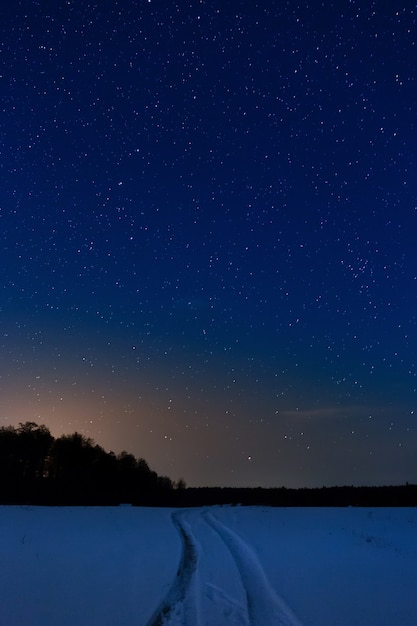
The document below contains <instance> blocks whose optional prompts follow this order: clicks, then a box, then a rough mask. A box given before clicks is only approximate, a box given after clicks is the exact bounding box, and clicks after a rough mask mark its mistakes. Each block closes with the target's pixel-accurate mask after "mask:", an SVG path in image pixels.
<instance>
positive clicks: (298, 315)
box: [0, 0, 417, 487]
mask: <svg viewBox="0 0 417 626" xmlns="http://www.w3.org/2000/svg"><path fill="white" fill-rule="evenodd" d="M0 13H1V20H0V24H1V26H0V28H1V38H0V90H1V91H0V93H1V100H0V110H1V115H0V136H1V140H0V149H1V160H0V242H1V248H0V249H1V264H0V275H1V279H0V289H1V299H0V346H1V350H0V426H7V425H18V423H19V422H24V421H27V420H31V421H35V422H37V423H42V424H45V425H46V426H48V428H50V430H51V432H52V434H53V435H54V436H60V435H62V434H70V433H73V432H75V431H78V432H81V433H82V434H84V435H85V436H87V437H91V438H92V439H94V441H96V442H97V443H98V444H100V445H101V446H103V447H104V448H105V449H107V450H113V451H114V452H116V453H118V452H120V451H121V450H123V449H124V450H127V451H128V452H131V453H133V454H134V455H135V456H138V457H143V458H145V459H146V460H147V462H148V463H149V465H150V466H151V468H152V469H154V470H155V471H157V472H158V473H160V474H164V475H168V476H169V477H170V478H171V479H173V480H177V479H178V478H180V477H182V478H183V479H185V481H186V483H187V484H188V485H190V486H200V485H209V486H214V485H219V486H264V487H269V486H281V485H284V486H287V487H302V486H308V487H309V486H322V485H336V484H349V485H350V484H355V485H357V484H358V485H361V484H373V485H378V484H387V483H389V484H400V483H404V482H406V481H408V482H417V427H416V418H417V392H416V389H417V367H416V363H417V356H416V346H417V324H416V305H417V297H416V295H417V259H416V244H415V241H416V234H417V175H416V167H417V134H416V133H417V128H416V112H417V81H416V67H417V25H416V20H417V8H416V6H415V2H406V1H402V2H388V1H382V0H379V1H370V0H363V1H355V0H340V1H336V0H334V1H323V2H311V1H309V0H304V1H303V0H300V1H298V0H294V1H292V0H291V1H290V0H287V1H285V0H282V1H278V0H275V1H272V2H259V1H255V0H245V1H243V0H227V1H224V0H214V1H213V2H208V1H206V0H204V1H203V0H189V1H184V2H182V1H181V2H180V1H179V0H178V1H175V0H170V1H168V0H146V1H145V0H112V1H110V0H103V1H100V2H90V1H88V0H54V1H52V0H44V1H41V0H39V1H36V0H30V1H29V0H20V1H17V0H16V2H12V3H10V2H9V3H4V6H3V5H2V7H1V10H0Z"/></svg>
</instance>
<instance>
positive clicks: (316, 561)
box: [0, 507, 417, 626]
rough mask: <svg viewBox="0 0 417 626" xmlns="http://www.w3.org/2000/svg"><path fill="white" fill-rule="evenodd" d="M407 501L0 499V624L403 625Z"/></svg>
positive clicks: (409, 595) (411, 535)
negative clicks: (275, 504)
mask: <svg viewBox="0 0 417 626" xmlns="http://www.w3.org/2000/svg"><path fill="white" fill-rule="evenodd" d="M416 584H417V509H414V508H412V509H411V508H409V509H357V508H346V509H326V508H324V509H300V508H288V509H279V508H261V507H248V508H245V507H212V508H204V509H185V510H182V511H175V510H174V511H173V510H170V509H148V508H132V507H117V508H111V507H108V508H107V507H104V508H76V507H68V508H42V507H0V626H41V625H42V626H58V625H59V626H66V625H67V626H68V625H71V626H75V625H77V626H84V625H85V626H87V625H88V626H105V625H108V626H118V625H135V626H140V625H144V626H145V625H146V626H163V625H165V626H174V625H175V626H177V625H181V626H186V625H188V626H206V625H207V626H209V625H210V626H211V625H212V626H223V625H224V626H238V625H241V626H272V625H273V626H299V625H300V624H302V625H303V626H397V625H401V626H415V625H416V624H417V594H416V591H415V590H416Z"/></svg>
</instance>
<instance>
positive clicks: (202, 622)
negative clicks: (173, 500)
mask: <svg viewBox="0 0 417 626" xmlns="http://www.w3.org/2000/svg"><path fill="white" fill-rule="evenodd" d="M172 521H173V524H174V525H175V527H176V529H177V531H178V533H179V535H180V537H181V541H182V555H181V560H180V563H179V567H178V572H177V576H176V578H175V580H174V581H173V583H172V586H171V589H170V590H169V592H168V594H167V596H166V598H165V600H164V601H163V602H162V604H161V606H160V607H159V608H158V609H157V611H156V613H155V615H154V617H153V618H152V619H151V620H150V622H149V626H223V625H224V626H301V625H300V622H299V621H298V620H297V618H296V617H295V616H294V614H293V613H292V611H291V610H290V608H289V607H287V606H286V604H285V602H284V601H283V600H282V599H281V598H280V597H279V595H278V594H277V593H276V591H275V590H274V589H273V588H272V586H271V585H270V583H269V581H268V579H267V576H266V574H265V572H264V570H263V568H262V565H261V563H260V561H259V559H258V558H257V555H256V553H255V551H254V550H253V548H252V547H251V546H250V545H249V544H248V543H247V542H246V541H244V539H243V538H242V537H241V536H239V535H238V534H237V533H236V532H235V531H233V530H232V529H231V528H229V527H228V526H226V525H225V524H224V523H222V522H220V521H219V519H217V517H216V515H215V514H214V513H213V512H209V511H208V510H205V509H198V510H187V511H180V512H174V513H173V514H172Z"/></svg>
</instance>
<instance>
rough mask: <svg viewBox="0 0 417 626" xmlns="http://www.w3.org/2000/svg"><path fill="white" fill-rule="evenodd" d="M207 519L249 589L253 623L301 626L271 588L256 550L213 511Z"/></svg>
mask: <svg viewBox="0 0 417 626" xmlns="http://www.w3.org/2000/svg"><path fill="white" fill-rule="evenodd" d="M204 519H205V520H206V522H207V523H208V524H209V526H211V528H212V529H213V530H214V531H215V532H216V533H217V534H218V536H219V537H220V539H221V540H222V541H223V542H224V544H225V545H226V547H227V549H228V550H229V552H230V554H231V555H232V557H233V559H234V561H235V563H236V565H237V568H238V570H239V573H240V577H241V579H242V583H243V586H244V588H245V591H246V597H247V610H248V616H249V622H250V624H251V626H301V623H300V622H299V621H298V619H297V618H296V617H295V615H294V614H293V612H292V611H291V609H290V608H289V607H288V606H287V605H286V604H285V602H284V601H283V600H282V599H281V598H280V597H279V596H278V595H277V593H276V592H275V590H274V589H273V588H272V587H271V585H270V583H269V581H268V578H267V576H266V574H265V572H264V570H263V568H262V565H261V564H260V562H259V560H258V557H257V556H256V554H255V552H254V551H253V549H252V548H251V547H250V546H249V545H248V544H247V543H246V542H245V541H244V540H243V539H242V538H241V537H240V536H239V535H238V534H237V533H235V532H234V531H232V530H231V529H230V528H228V527H227V526H225V525H224V524H223V523H222V522H220V521H219V520H218V519H217V518H215V517H214V516H213V515H211V514H210V513H205V514H204Z"/></svg>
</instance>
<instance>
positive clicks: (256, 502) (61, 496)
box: [0, 422, 417, 507]
mask: <svg viewBox="0 0 417 626" xmlns="http://www.w3.org/2000/svg"><path fill="white" fill-rule="evenodd" d="M122 503H129V504H134V505H139V506H181V507H192V506H209V505H219V504H220V505H222V504H232V505H237V504H242V505H253V506H284V507H287V506H290V507H291V506H319V507H320V506H417V485H413V484H408V483H406V484H405V485H398V486H380V487H372V486H369V487H367V486H364V487H354V486H341V487H337V486H335V487H321V488H310V489H308V488H301V489H287V488H286V487H278V488H272V489H271V488H270V489H265V488H262V487H256V488H232V487H194V488H187V487H186V485H185V483H184V481H183V480H179V481H178V482H176V483H175V482H173V481H172V480H170V479H169V478H167V477H166V476H159V475H158V474H157V473H156V472H154V471H152V470H151V469H150V468H149V466H148V464H147V462H146V461H145V460H144V459H142V458H135V457H134V456H133V454H129V453H128V452H121V453H120V454H118V455H115V454H114V453H113V452H106V451H105V450H104V449H103V448H102V447H100V446H99V445H97V444H96V443H94V441H93V440H92V439H90V438H88V437H85V436H84V435H81V434H79V433H74V434H72V435H63V436H61V437H59V438H57V439H55V438H54V437H53V436H52V435H51V433H50V431H49V430H48V428H47V427H46V426H43V425H41V426H38V424H35V423H34V422H26V423H24V424H20V425H19V426H18V427H17V428H15V427H13V426H6V427H0V504H40V505H94V506H97V505H108V506H114V505H117V504H122Z"/></svg>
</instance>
